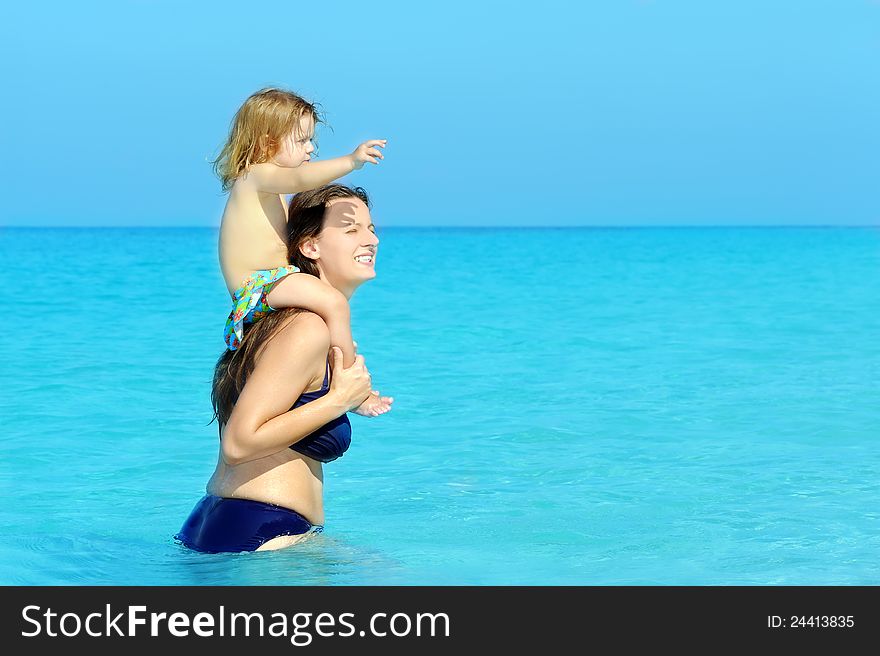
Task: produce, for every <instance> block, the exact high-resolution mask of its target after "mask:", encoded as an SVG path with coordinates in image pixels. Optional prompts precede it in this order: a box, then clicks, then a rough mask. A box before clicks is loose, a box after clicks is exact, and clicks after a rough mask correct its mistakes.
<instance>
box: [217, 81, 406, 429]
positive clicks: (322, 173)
mask: <svg viewBox="0 0 880 656" xmlns="http://www.w3.org/2000/svg"><path fill="white" fill-rule="evenodd" d="M319 122H320V117H319V116H318V112H317V110H316V109H315V106H314V105H313V104H311V103H310V102H308V101H307V100H304V99H303V98H301V97H300V96H298V95H296V94H295V93H292V92H290V91H286V90H283V89H276V88H268V89H262V90H261V91H258V92H257V93H255V94H253V95H252V96H250V97H249V98H248V99H247V100H246V101H245V102H244V104H243V105H242V106H241V108H240V109H239V110H238V112H237V113H236V115H235V118H234V119H233V121H232V127H231V130H230V133H229V139H228V140H227V142H226V145H225V146H224V147H223V150H222V151H221V152H220V155H219V157H218V158H217V159H216V160H215V161H214V171H215V172H216V173H217V175H218V176H219V177H220V179H221V181H222V182H223V189H224V190H225V191H228V192H229V199H228V200H227V202H226V208H225V210H224V211H223V219H222V221H221V224H220V244H219V254H220V267H221V269H222V270H223V277H224V278H225V280H226V287H227V288H228V289H229V293H230V294H231V295H232V312H231V313H230V315H229V318H228V319H227V321H226V330H225V333H224V338H225V340H226V345H227V347H228V348H229V349H231V350H233V351H234V350H236V349H237V348H238V346H239V344H240V342H241V338H242V330H243V327H244V325H246V324H248V323H254V322H256V321H258V320H259V319H261V318H262V317H263V316H265V314H266V313H268V312H271V311H272V310H277V309H280V308H289V307H299V308H304V309H306V310H310V311H311V312H314V313H315V314H317V315H319V316H320V317H321V318H322V319H324V321H325V323H326V324H327V327H328V328H329V330H330V343H331V345H333V346H338V347H340V349H342V353H343V366H345V367H350V366H351V365H352V363H353V362H354V358H355V345H354V343H353V341H352V337H351V323H350V321H351V313H350V310H349V306H348V300H347V299H346V298H345V296H343V295H342V293H341V292H339V291H338V290H336V289H335V288H334V287H332V286H330V285H328V284H327V283H325V282H324V281H322V280H320V279H319V278H316V277H314V276H310V275H301V276H295V275H290V274H293V273H297V272H298V271H299V269H297V268H296V267H295V266H292V265H290V264H288V262H287V244H286V235H287V202H286V199H285V198H284V194H295V193H297V192H301V191H308V190H311V189H317V188H318V187H321V186H323V185H325V184H328V183H329V182H332V181H333V180H336V179H337V178H341V177H342V176H344V175H346V174H347V173H350V172H351V171H354V170H358V169H360V168H362V167H363V165H364V164H365V163H366V162H370V163H372V164H378V162H379V160H380V159H384V156H383V155H382V153H381V152H380V151H379V150H378V149H379V148H384V147H385V140H384V139H373V140H370V141H365V142H364V143H362V144H361V145H359V146H358V147H357V148H356V149H355V150H354V152H353V153H351V154H350V155H346V156H344V157H337V158H336V159H328V160H323V161H318V162H312V161H310V159H311V154H312V153H313V152H314V150H315V148H314V145H313V144H312V140H313V138H314V133H315V126H316V124H317V123H319ZM392 401H393V399H391V398H390V397H382V396H379V393H378V392H377V391H375V390H374V391H373V392H372V394H371V395H370V396H369V397H368V398H367V399H366V400H365V401H364V402H363V403H362V404H361V405H360V406H359V407H358V408H357V409H356V410H355V412H356V413H357V414H360V415H364V416H367V417H375V416H377V415H380V414H383V413H385V412H387V411H388V410H390V408H391V403H392Z"/></svg>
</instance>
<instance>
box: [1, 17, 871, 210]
mask: <svg viewBox="0 0 880 656" xmlns="http://www.w3.org/2000/svg"><path fill="white" fill-rule="evenodd" d="M4 14H5V16H4V22H3V23H4V24H3V25H2V26H0V56H2V58H3V62H4V64H3V67H2V71H0V75H2V83H3V89H4V93H3V99H4V102H3V103H2V105H0V124H2V126H3V127H2V133H0V139H2V146H3V153H4V157H3V158H2V164H0V167H2V170H0V175H2V179H3V181H4V183H3V187H2V188H3V190H4V196H5V199H4V200H5V202H4V203H3V209H2V211H0V225H138V226H152V225H156V226H159V225H162V226H165V225H181V226H216V225H217V224H218V221H219V216H220V213H221V211H222V208H223V203H224V199H225V197H224V196H223V195H222V194H221V193H220V186H219V183H218V181H217V180H216V179H215V178H214V177H213V175H212V173H211V169H210V165H209V164H208V160H209V159H210V158H211V157H212V156H213V155H214V154H215V153H216V152H217V150H218V148H219V147H220V145H221V143H222V140H223V138H224V137H225V135H226V133H227V130H228V126H229V121H230V119H231V118H232V115H233V114H234V112H235V110H236V109H237V108H238V106H239V105H240V103H241V102H242V101H243V100H244V99H245V98H246V97H247V96H248V95H249V94H250V93H252V92H253V91H255V90H257V89H259V88H260V87H263V86H266V85H283V86H286V87H289V88H292V89H294V90H296V91H298V92H299V93H301V94H303V95H305V96H307V97H309V98H311V99H313V100H315V101H318V102H320V103H321V104H322V105H323V107H324V109H325V111H326V114H327V118H328V120H329V122H330V124H331V125H332V127H333V131H332V132H331V131H328V130H326V129H325V130H323V131H322V132H321V133H320V135H319V138H320V145H321V156H322V157H331V156H335V155H339V154H343V153H346V152H349V151H350V150H352V149H353V148H354V147H355V146H356V145H357V143H359V142H360V141H361V140H363V139H366V138H371V137H383V138H387V139H388V149H387V152H386V157H387V158H386V160H385V162H383V163H382V164H381V165H380V166H379V167H371V166H369V165H368V167H367V168H366V169H365V170H364V171H361V172H358V173H355V174H353V175H352V176H349V178H348V180H349V181H351V182H353V183H356V184H360V185H363V186H364V187H366V188H367V189H368V191H370V193H371V195H372V196H373V199H374V201H375V206H376V207H375V211H374V218H375V220H376V221H377V223H379V224H380V225H384V226H402V225H425V226H428V225H431V226H436V225H480V226H494V225H552V226H568V225H608V226H616V225H719V224H722V225H729V224H736V225H738V224H744V225H791V224H799V225H809V224H822V225H864V224H872V225H876V224H880V194H878V189H880V185H878V157H880V2H877V1H876V0H837V1H831V0H827V1H822V2H817V1H813V0H779V1H773V2H767V1H766V0H765V1H761V2H756V1H752V0H737V1H736V2H717V1H716V2H707V1H706V0H702V1H698V0H693V1H684V0H682V1H680V2H675V1H671V0H669V1H667V0H653V1H651V0H615V1H613V2H612V1H611V0H607V1H604V2H556V1H554V0H547V1H544V2H540V3H510V2H476V1H474V0H470V1H468V2H459V1H458V0H452V1H446V2H443V3H431V4H426V3H415V2H363V1H361V2H334V3H328V4H326V5H321V4H320V3H299V2H292V1H287V2H263V3H254V4H250V5H248V4H246V3H243V2H210V3H207V2H205V3H198V2H191V3H180V2H164V1H158V2H147V1H139V2H106V3H96V2H91V3H89V2H85V3H61V2H58V3H46V2H31V3H23V2H19V3H16V4H14V5H11V6H8V7H7V8H5V9H4Z"/></svg>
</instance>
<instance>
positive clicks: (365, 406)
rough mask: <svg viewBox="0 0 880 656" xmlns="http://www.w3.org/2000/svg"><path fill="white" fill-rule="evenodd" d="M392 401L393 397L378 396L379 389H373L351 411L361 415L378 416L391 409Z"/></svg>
mask: <svg viewBox="0 0 880 656" xmlns="http://www.w3.org/2000/svg"><path fill="white" fill-rule="evenodd" d="M392 403H394V397H392V396H379V391H378V390H373V391H372V392H371V393H370V395H369V396H368V397H367V398H366V399H365V400H364V402H363V403H361V404H360V405H359V406H358V407H357V408H355V409H354V410H352V412H354V413H355V414H356V415H361V416H362V417H378V416H379V415H384V414H385V413H386V412H388V411H389V410H391V404H392Z"/></svg>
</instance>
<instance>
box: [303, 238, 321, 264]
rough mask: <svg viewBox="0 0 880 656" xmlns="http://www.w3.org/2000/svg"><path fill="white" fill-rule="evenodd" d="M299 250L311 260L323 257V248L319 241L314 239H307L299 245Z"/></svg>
mask: <svg viewBox="0 0 880 656" xmlns="http://www.w3.org/2000/svg"><path fill="white" fill-rule="evenodd" d="M299 252H300V253H302V254H303V255H305V256H306V257H307V258H309V259H310V260H317V259H320V257H321V249H320V248H319V247H318V242H317V241H316V240H314V239H307V240H305V241H304V242H303V243H301V244H300V245H299Z"/></svg>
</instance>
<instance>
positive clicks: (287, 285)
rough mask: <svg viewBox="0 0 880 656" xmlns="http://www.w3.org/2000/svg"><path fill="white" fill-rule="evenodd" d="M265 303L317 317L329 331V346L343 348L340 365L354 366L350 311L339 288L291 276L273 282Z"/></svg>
mask: <svg viewBox="0 0 880 656" xmlns="http://www.w3.org/2000/svg"><path fill="white" fill-rule="evenodd" d="M266 301H267V302H268V303H269V305H270V306H272V307H273V308H275V309H276V310H279V309H281V308H303V309H305V310H309V311H310V312H314V313H315V314H317V315H318V316H319V317H321V318H322V319H323V320H324V323H326V324H327V328H329V329H330V344H331V345H332V346H338V347H339V348H340V349H342V364H343V366H345V367H350V366H351V365H352V364H354V343H353V342H352V339H351V310H350V309H349V306H348V299H347V298H345V296H344V295H343V294H342V292H340V291H339V290H338V289H336V288H335V287H333V286H331V285H328V284H327V283H326V282H324V281H323V280H321V279H320V278H316V277H315V276H310V275H308V274H297V273H292V274H290V275H289V276H285V277H284V278H282V279H281V280H279V281H278V282H277V283H275V286H274V287H272V289H271V290H269V293H268V294H267V295H266Z"/></svg>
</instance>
